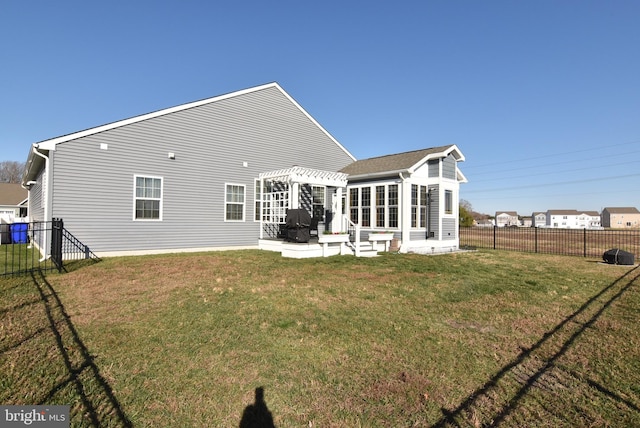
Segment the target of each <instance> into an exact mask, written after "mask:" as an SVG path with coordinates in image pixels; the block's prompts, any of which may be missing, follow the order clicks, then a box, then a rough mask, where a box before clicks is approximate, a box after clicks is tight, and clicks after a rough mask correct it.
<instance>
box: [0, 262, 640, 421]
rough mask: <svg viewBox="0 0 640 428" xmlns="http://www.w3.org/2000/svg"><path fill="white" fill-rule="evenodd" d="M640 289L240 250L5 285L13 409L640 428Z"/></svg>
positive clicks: (2, 311)
mask: <svg viewBox="0 0 640 428" xmlns="http://www.w3.org/2000/svg"><path fill="white" fill-rule="evenodd" d="M639 276H640V269H636V268H634V267H629V266H626V267H624V266H611V265H604V264H601V263H598V260H592V259H591V260H590V259H584V258H577V257H575V258H574V257H559V256H545V255H538V254H519V253H507V252H497V251H480V252H473V253H458V254H447V255H439V256H420V255H399V254H385V255H383V256H381V257H377V258H373V259H368V258H362V259H356V258H354V257H346V256H345V257H339V256H338V257H331V258H326V259H308V260H296V259H283V258H281V257H280V256H279V254H277V253H270V252H260V251H236V252H211V253H201V254H180V255H164V256H148V257H129V258H108V259H105V260H103V261H102V262H101V263H97V264H94V265H90V266H83V267H81V268H78V269H77V270H74V271H72V272H69V273H67V274H57V273H56V274H53V273H51V274H48V275H47V276H46V277H43V276H40V275H34V276H30V277H22V278H5V279H0V373H1V376H0V403H2V404H39V403H47V404H70V405H71V409H72V426H91V425H94V426H136V427H138V426H141V427H158V426H162V427H188V426H198V427H200V426H212V427H213V426H215V427H217V426H220V427H238V426H241V427H244V426H246V425H245V424H244V422H245V421H243V414H245V413H246V415H245V418H246V417H247V415H248V414H249V413H250V412H248V411H247V412H245V410H246V409H247V408H248V406H249V405H252V404H256V403H254V399H255V398H254V394H255V391H256V389H257V388H260V387H261V388H263V391H264V402H262V403H258V405H254V406H253V409H254V410H256V413H257V414H258V416H260V415H262V416H265V414H266V413H267V412H269V413H270V416H271V417H272V418H273V421H274V423H275V426H277V427H279V428H282V427H413V426H417V427H425V426H471V427H472V426H492V425H500V426H508V427H521V426H536V427H539V426H546V427H562V426H567V427H569V426H633V425H635V426H638V425H640V333H639V332H638V328H637V326H638V314H639V313H640V290H639V287H638V285H639V284H638V283H639V281H640V280H639V279H638V277H639ZM260 404H262V405H260ZM261 412H262V413H261ZM260 413H261V414H260ZM267 419H268V418H267Z"/></svg>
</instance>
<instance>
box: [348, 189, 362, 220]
mask: <svg viewBox="0 0 640 428" xmlns="http://www.w3.org/2000/svg"><path fill="white" fill-rule="evenodd" d="M359 207H360V189H359V188H353V189H349V219H350V220H351V221H352V222H354V223H359V222H360V218H359V213H360V210H359Z"/></svg>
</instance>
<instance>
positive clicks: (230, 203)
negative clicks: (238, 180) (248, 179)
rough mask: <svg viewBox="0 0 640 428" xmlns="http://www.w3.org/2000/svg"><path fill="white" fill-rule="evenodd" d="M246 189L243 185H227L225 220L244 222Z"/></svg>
mask: <svg viewBox="0 0 640 428" xmlns="http://www.w3.org/2000/svg"><path fill="white" fill-rule="evenodd" d="M244 202H245V188H244V185H243V184H225V193H224V213H225V214H224V220H225V221H244Z"/></svg>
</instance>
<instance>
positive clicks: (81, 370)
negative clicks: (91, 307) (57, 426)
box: [31, 272, 132, 427]
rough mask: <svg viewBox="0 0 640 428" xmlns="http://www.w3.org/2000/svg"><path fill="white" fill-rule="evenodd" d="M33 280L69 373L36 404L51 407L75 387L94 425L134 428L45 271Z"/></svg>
mask: <svg viewBox="0 0 640 428" xmlns="http://www.w3.org/2000/svg"><path fill="white" fill-rule="evenodd" d="M31 278H32V279H33V283H34V285H35V286H36V288H37V290H38V293H39V294H40V297H41V299H42V303H43V304H44V309H45V313H46V316H47V321H48V323H49V326H48V327H49V328H50V330H51V332H52V333H53V336H54V337H55V341H56V346H57V350H58V352H59V353H60V356H61V357H62V359H63V361H64V366H65V368H66V372H67V373H66V377H65V379H63V380H61V381H59V382H58V383H57V384H56V385H55V386H54V387H53V388H51V389H50V390H49V392H48V393H46V394H45V395H44V396H43V397H42V398H41V399H40V401H39V402H38V403H37V404H48V402H49V401H50V400H51V399H52V398H53V397H54V396H55V395H56V393H58V392H59V391H62V390H63V389H65V388H66V387H67V386H72V387H73V388H74V389H75V393H76V394H77V396H78V397H79V398H80V400H81V402H82V407H83V408H82V411H81V413H82V414H81V415H80V417H86V418H87V419H88V420H89V423H90V424H91V425H92V426H96V427H99V426H106V425H109V426H122V427H131V426H132V424H131V421H130V420H129V418H128V417H127V416H126V414H125V413H124V411H123V410H122V408H121V406H120V403H119V402H118V399H117V398H116V397H115V395H114V393H113V390H112V388H111V386H110V385H109V383H108V382H107V381H106V379H105V378H104V377H103V376H102V375H101V374H100V370H99V369H98V366H97V365H96V364H95V362H94V361H93V359H94V357H93V356H92V355H91V353H90V352H89V349H88V348H87V347H86V345H85V344H84V342H83V341H82V339H81V338H80V335H79V334H78V331H77V330H76V328H75V326H74V325H73V323H72V322H71V318H70V317H69V315H68V314H67V312H66V310H65V307H64V305H63V304H62V301H61V300H60V298H59V297H58V294H57V293H56V291H55V290H54V288H53V287H52V286H51V284H50V283H49V282H48V281H47V279H46V278H45V276H44V274H43V273H42V272H33V273H32V274H31ZM73 407H74V406H72V409H73ZM72 419H73V415H72Z"/></svg>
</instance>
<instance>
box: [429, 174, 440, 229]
mask: <svg viewBox="0 0 640 428" xmlns="http://www.w3.org/2000/svg"><path fill="white" fill-rule="evenodd" d="M432 188H433V189H434V190H433V191H432V192H431V203H430V204H429V207H428V208H427V209H428V210H429V216H428V218H427V231H428V232H433V237H430V236H428V235H426V234H425V236H427V239H440V233H439V218H438V214H439V213H440V196H439V195H440V190H439V188H440V186H433V187H432Z"/></svg>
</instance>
